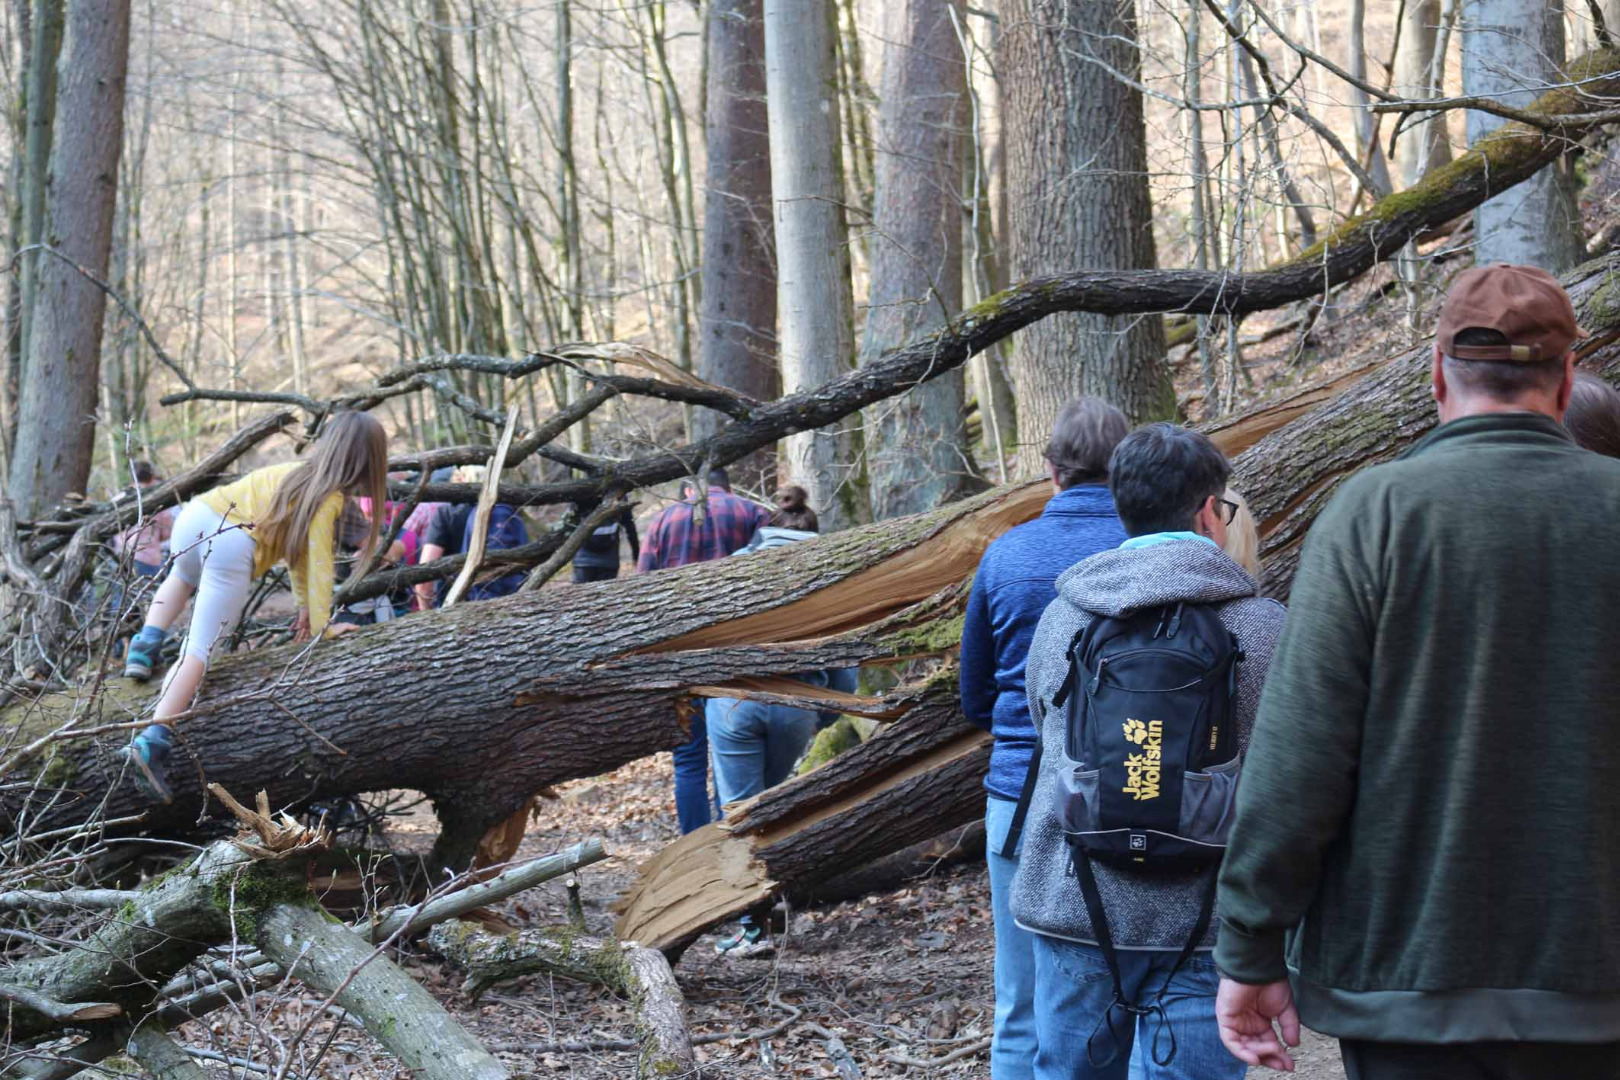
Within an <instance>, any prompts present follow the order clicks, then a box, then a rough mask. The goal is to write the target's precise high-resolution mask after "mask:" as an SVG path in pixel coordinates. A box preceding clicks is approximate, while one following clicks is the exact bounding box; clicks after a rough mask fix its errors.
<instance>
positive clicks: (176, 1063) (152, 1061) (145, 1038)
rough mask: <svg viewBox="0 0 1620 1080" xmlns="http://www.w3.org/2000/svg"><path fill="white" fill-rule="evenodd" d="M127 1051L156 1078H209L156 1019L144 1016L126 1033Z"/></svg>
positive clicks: (178, 1079) (201, 1079) (172, 1079)
mask: <svg viewBox="0 0 1620 1080" xmlns="http://www.w3.org/2000/svg"><path fill="white" fill-rule="evenodd" d="M129 1054H130V1056H131V1057H133V1058H134V1059H135V1060H136V1061H138V1062H140V1063H141V1064H142V1065H143V1066H145V1067H146V1071H147V1072H149V1073H151V1074H152V1075H153V1076H155V1077H156V1078H157V1080H210V1077H209V1075H208V1070H206V1069H204V1068H203V1067H202V1066H201V1065H198V1064H197V1063H196V1062H195V1061H193V1060H191V1054H190V1053H188V1052H187V1051H186V1049H185V1047H183V1046H181V1045H180V1044H179V1043H177V1042H175V1041H174V1039H172V1038H170V1037H169V1033H168V1032H167V1031H165V1030H164V1029H163V1025H161V1024H159V1023H157V1022H156V1021H152V1020H148V1021H147V1022H146V1023H144V1024H140V1025H139V1026H137V1027H136V1028H135V1030H134V1031H133V1032H132V1033H131V1034H130V1036H129Z"/></svg>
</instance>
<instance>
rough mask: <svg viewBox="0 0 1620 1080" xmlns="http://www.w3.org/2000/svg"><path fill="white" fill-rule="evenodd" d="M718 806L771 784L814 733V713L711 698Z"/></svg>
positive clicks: (709, 713) (783, 777)
mask: <svg viewBox="0 0 1620 1080" xmlns="http://www.w3.org/2000/svg"><path fill="white" fill-rule="evenodd" d="M704 715H705V719H706V720H707V722H708V728H709V757H710V760H712V761H713V762H714V786H715V787H716V788H717V789H719V792H720V805H721V806H724V805H726V804H727V803H734V802H737V801H739V800H741V799H747V798H750V797H752V796H754V795H758V794H759V793H760V792H762V791H764V790H765V789H766V788H770V787H775V786H776V785H777V784H780V783H781V782H782V781H783V780H786V779H787V778H788V775H789V774H790V773H792V772H793V765H794V763H795V762H797V761H798V760H799V755H800V754H802V753H804V748H805V747H806V746H808V745H810V739H811V738H812V737H813V736H814V735H815V733H816V714H815V713H813V712H810V711H809V710H807V709H794V708H790V707H789V706H786V705H767V704H765V703H764V702H760V701H739V700H737V699H736V698H710V699H709V701H708V704H707V706H706V707H705V709H704Z"/></svg>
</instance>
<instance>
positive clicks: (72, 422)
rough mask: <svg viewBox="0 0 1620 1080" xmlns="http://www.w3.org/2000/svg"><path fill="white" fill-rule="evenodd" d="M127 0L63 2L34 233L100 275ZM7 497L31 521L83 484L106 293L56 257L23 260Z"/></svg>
mask: <svg viewBox="0 0 1620 1080" xmlns="http://www.w3.org/2000/svg"><path fill="white" fill-rule="evenodd" d="M128 65H129V0H72V2H71V3H69V4H68V8H67V16H66V23H65V29H64V34H63V43H62V56H61V61H60V65H59V66H60V72H61V77H60V83H59V86H58V88H57V108H56V116H55V124H54V127H53V131H52V137H51V143H52V145H51V162H50V181H49V191H48V193H47V197H46V207H45V222H44V225H43V231H42V233H41V235H42V236H43V237H44V239H45V240H47V241H49V242H50V244H51V246H52V247H55V248H57V249H58V250H60V251H61V252H62V253H63V254H64V255H66V256H67V257H68V258H70V259H72V260H73V261H74V262H75V263H78V264H79V265H80V266H83V267H85V268H86V269H88V270H89V271H90V272H91V273H93V274H95V275H96V276H97V277H99V278H101V279H102V280H103V281H105V280H106V277H107V258H108V254H109V252H110V250H111V246H112V219H113V207H114V205H115V204H116V202H117V194H118V159H119V155H120V154H121V152H122V150H123V131H124V76H125V72H126V70H127V68H128ZM34 262H35V264H36V265H35V274H34V276H35V281H36V291H35V295H34V297H33V304H32V306H31V307H30V309H29V319H28V327H29V329H28V356H27V359H26V361H25V366H24V370H23V380H22V401H21V415H20V417H19V424H18V430H17V446H16V454H15V456H14V457H13V458H12V463H11V497H12V499H13V500H15V502H16V504H17V509H18V512H19V514H21V515H22V516H25V517H32V516H33V515H34V513H35V511H36V510H37V509H39V508H41V507H46V506H50V505H52V504H53V503H56V502H59V501H60V500H61V499H62V497H63V496H64V495H66V494H68V493H69V492H83V491H84V489H85V486H86V483H87V481H88V480H89V479H90V464H91V460H92V458H93V456H94V452H95V437H96V429H95V413H96V396H97V392H98V388H99V386H100V381H101V380H100V369H101V330H102V314H103V312H104V310H105V308H106V296H105V295H104V294H103V293H102V291H101V289H100V288H99V287H98V286H96V285H95V284H94V283H93V282H90V281H87V280H86V279H85V278H84V277H83V276H82V275H81V274H79V273H78V272H77V271H75V270H74V268H73V267H72V266H70V265H68V264H67V263H65V262H64V261H63V260H62V259H58V258H54V257H51V256H48V255H45V254H43V253H38V254H36V255H35V256H34Z"/></svg>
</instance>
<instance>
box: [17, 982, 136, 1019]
mask: <svg viewBox="0 0 1620 1080" xmlns="http://www.w3.org/2000/svg"><path fill="white" fill-rule="evenodd" d="M0 1001H9V1002H11V1004H13V1005H15V1006H17V1007H18V1008H19V1009H27V1010H29V1011H30V1012H36V1013H38V1014H39V1015H41V1016H43V1017H45V1018H46V1019H47V1020H52V1021H55V1022H56V1023H58V1024H66V1023H69V1022H71V1021H75V1020H77V1021H85V1020H108V1019H111V1018H112V1017H114V1016H119V1015H121V1014H122V1013H123V1011H124V1010H123V1007H122V1006H120V1005H116V1004H114V1003H113V1002H110V1001H80V1002H74V1003H72V1004H68V1003H66V1002H61V1001H57V1000H56V999H55V998H51V997H47V996H45V995H44V994H42V993H40V992H39V991H37V990H30V989H28V987H26V986H13V985H10V984H9V983H0Z"/></svg>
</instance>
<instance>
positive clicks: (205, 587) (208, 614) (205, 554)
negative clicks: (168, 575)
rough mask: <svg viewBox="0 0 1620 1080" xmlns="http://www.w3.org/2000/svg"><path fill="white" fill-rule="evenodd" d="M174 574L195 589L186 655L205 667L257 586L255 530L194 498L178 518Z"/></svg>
mask: <svg viewBox="0 0 1620 1080" xmlns="http://www.w3.org/2000/svg"><path fill="white" fill-rule="evenodd" d="M169 544H170V550H172V551H173V552H174V553H175V555H174V570H173V573H176V574H178V575H180V580H181V581H184V582H185V583H186V584H187V585H190V586H191V587H192V588H194V589H196V590H197V595H196V598H195V600H194V602H193V606H192V609H191V626H190V628H189V629H188V630H187V631H186V643H185V645H184V647H183V648H182V650H181V653H182V655H184V656H195V657H197V658H198V659H199V660H201V661H202V662H203V664H204V666H206V665H207V664H208V661H209V658H210V657H211V656H212V655H213V654H214V652H215V651H216V650H217V649H218V648H219V646H220V645H222V644H223V643H224V642H225V641H226V639H227V638H229V637H230V636H231V631H232V630H235V629H236V624H237V622H238V620H240V619H241V618H242V609H243V608H245V607H247V602H248V595H249V593H250V592H251V591H252V589H253V554H254V545H253V534H252V533H250V532H248V531H247V530H246V529H244V528H243V527H242V526H240V525H232V524H230V523H229V522H227V521H226V520H225V519H224V518H223V517H221V516H220V515H219V514H217V513H216V512H215V511H214V510H213V509H211V508H210V507H208V506H207V505H205V504H203V503H201V502H197V501H195V500H193V501H192V502H188V503H186V506H185V509H183V510H181V511H180V516H179V517H178V518H176V519H175V522H174V535H173V537H172V538H171V540H170V541H169Z"/></svg>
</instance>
